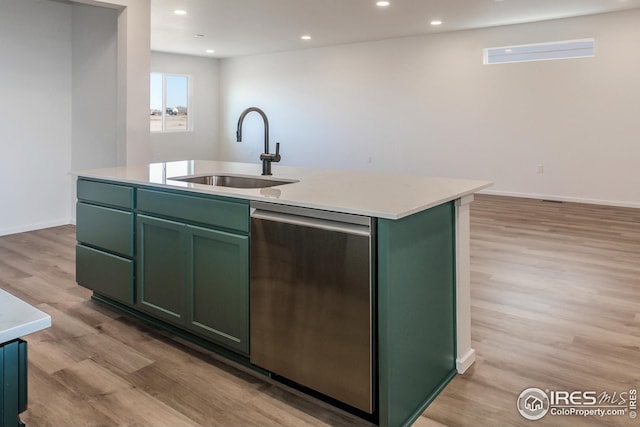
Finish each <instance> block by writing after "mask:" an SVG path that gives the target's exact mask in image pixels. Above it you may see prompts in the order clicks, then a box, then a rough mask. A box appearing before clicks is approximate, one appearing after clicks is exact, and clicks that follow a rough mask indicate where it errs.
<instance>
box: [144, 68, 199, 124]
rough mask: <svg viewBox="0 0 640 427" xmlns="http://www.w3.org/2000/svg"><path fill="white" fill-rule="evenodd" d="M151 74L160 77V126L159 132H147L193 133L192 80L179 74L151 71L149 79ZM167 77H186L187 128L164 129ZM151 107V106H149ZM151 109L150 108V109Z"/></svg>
mask: <svg viewBox="0 0 640 427" xmlns="http://www.w3.org/2000/svg"><path fill="white" fill-rule="evenodd" d="M151 74H160V75H161V76H162V109H161V115H162V126H161V129H160V130H154V131H152V130H151V129H150V130H149V131H150V132H151V133H173V132H192V131H193V107H192V93H193V91H192V81H193V78H192V77H191V75H189V74H180V73H165V72H162V71H151V73H150V74H149V78H151ZM167 76H170V77H186V78H187V105H186V107H187V126H186V128H184V129H167V128H166V118H167ZM149 107H151V105H149ZM150 109H151V108H150Z"/></svg>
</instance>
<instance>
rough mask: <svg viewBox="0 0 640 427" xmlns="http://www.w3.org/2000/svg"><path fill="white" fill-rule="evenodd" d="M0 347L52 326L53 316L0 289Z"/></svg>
mask: <svg viewBox="0 0 640 427" xmlns="http://www.w3.org/2000/svg"><path fill="white" fill-rule="evenodd" d="M0 307H2V312H0V345H2V344H5V343H7V342H9V341H13V340H15V339H16V338H20V337H23V336H25V335H29V334H32V333H34V332H38V331H41V330H43V329H46V328H48V327H50V326H51V316H49V315H48V314H47V313H45V312H43V311H41V310H38V309H37V308H35V307H34V306H32V305H31V304H27V303H26V302H24V301H22V300H21V299H20V298H17V297H15V296H13V295H12V294H10V293H9V292H7V291H5V290H3V289H0Z"/></svg>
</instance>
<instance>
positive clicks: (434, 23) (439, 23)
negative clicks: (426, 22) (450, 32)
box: [431, 21, 442, 26]
mask: <svg viewBox="0 0 640 427" xmlns="http://www.w3.org/2000/svg"><path fill="white" fill-rule="evenodd" d="M431 25H434V26H436V25H442V21H431Z"/></svg>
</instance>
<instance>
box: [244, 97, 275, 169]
mask: <svg viewBox="0 0 640 427" xmlns="http://www.w3.org/2000/svg"><path fill="white" fill-rule="evenodd" d="M253 111H255V112H256V113H258V114H260V117H262V121H263V122H264V153H262V154H261V155H260V160H262V175H271V163H272V162H279V161H280V143H278V144H277V148H276V154H271V153H269V119H268V118H267V115H266V114H265V112H264V111H262V110H261V109H259V108H257V107H249V108H247V109H246V110H244V111H243V112H242V113H241V114H240V118H239V119H238V128H237V130H236V141H238V142H241V141H242V124H243V122H244V119H245V117H246V116H247V114H249V113H251V112H253Z"/></svg>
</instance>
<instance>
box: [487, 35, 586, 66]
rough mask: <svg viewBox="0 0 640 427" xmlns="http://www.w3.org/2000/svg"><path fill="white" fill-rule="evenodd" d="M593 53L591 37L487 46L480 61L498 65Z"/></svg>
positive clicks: (582, 56)
mask: <svg viewBox="0 0 640 427" xmlns="http://www.w3.org/2000/svg"><path fill="white" fill-rule="evenodd" d="M494 53H495V54H496V55H495V56H494V55H492V54H494ZM595 55H596V42H595V39H594V38H593V37H591V38H585V39H576V40H562V41H554V42H546V43H531V44H521V45H514V46H500V47H488V48H485V49H484V50H483V60H482V62H483V64H485V65H500V64H513V63H518V62H533V61H554V60H557V59H574V58H591V57H594V56H595ZM500 57H502V58H500ZM496 59H497V60H496ZM501 59H504V60H501Z"/></svg>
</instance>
